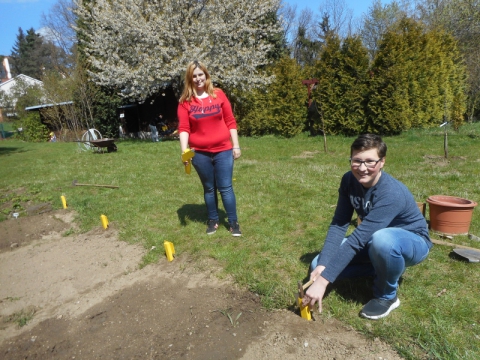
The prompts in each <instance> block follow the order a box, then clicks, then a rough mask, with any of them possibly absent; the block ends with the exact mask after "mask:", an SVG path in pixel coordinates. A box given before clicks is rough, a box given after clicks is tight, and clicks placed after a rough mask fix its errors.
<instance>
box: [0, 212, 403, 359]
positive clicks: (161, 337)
mask: <svg viewBox="0 0 480 360" xmlns="http://www.w3.org/2000/svg"><path fill="white" fill-rule="evenodd" d="M72 227H74V224H73V214H72V213H71V212H67V211H65V210H62V211H55V212H52V211H47V212H45V213H43V214H39V215H32V216H27V217H20V218H18V219H9V220H6V221H4V222H0V316H1V322H0V358H2V359H31V358H36V359H52V358H58V359H67V358H68V359H100V358H102V359H252V360H258V359H279V358H282V359H283V360H288V359H292V360H293V359H296V360H298V359H307V358H308V359H310V358H312V357H313V358H316V359H377V360H379V359H389V360H391V359H401V358H400V357H399V356H398V355H397V354H396V353H395V352H394V351H392V350H391V349H390V348H389V347H388V346H386V345H385V344H383V343H382V342H380V341H367V340H365V339H364V338H363V337H362V336H360V335H359V334H357V333H356V332H355V331H353V330H350V329H348V328H346V327H345V326H343V325H342V324H341V323H339V322H338V321H336V320H334V319H329V320H325V321H312V322H307V321H305V320H303V319H301V318H300V317H299V316H298V315H296V314H294V313H292V312H291V311H288V310H281V311H273V312H267V311H265V310H264V309H262V308H261V306H260V304H259V299H258V297H256V296H255V295H254V294H251V293H249V292H246V291H244V290H242V289H239V288H237V287H236V286H235V285H234V284H232V283H231V282H220V281H219V280H218V279H217V278H216V277H215V274H214V267H212V266H211V264H208V266H200V268H202V269H210V270H208V271H206V270H203V271H199V270H198V269H199V265H202V264H195V263H193V262H191V261H190V260H189V259H188V258H187V257H183V256H182V257H179V258H176V259H175V260H174V261H173V262H171V263H168V262H167V261H166V259H162V260H160V261H159V263H158V264H154V265H149V266H147V267H145V268H143V269H141V270H140V269H138V264H139V262H140V259H141V257H142V256H143V254H144V252H145V251H146V250H145V249H143V248H141V247H139V246H133V245H128V244H126V243H124V242H121V241H119V240H118V239H117V234H116V232H115V230H114V229H111V228H109V229H107V230H103V228H98V229H94V230H93V231H90V232H89V233H86V234H81V235H70V236H66V237H64V236H62V235H61V234H62V233H64V232H65V231H67V230H68V229H71V228H72ZM240 313H241V315H239V314H240ZM30 316H33V317H32V318H31V319H30V320H29V321H28V323H27V325H25V326H23V327H20V326H19V325H18V324H17V323H18V322H19V321H21V319H22V318H23V319H27V318H28V317H30ZM237 317H238V320H237ZM19 319H20V320H19ZM15 321H16V322H15Z"/></svg>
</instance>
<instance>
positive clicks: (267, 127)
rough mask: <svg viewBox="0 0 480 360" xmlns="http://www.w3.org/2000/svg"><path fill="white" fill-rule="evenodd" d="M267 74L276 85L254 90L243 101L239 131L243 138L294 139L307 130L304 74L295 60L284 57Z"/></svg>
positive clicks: (272, 84)
mask: <svg viewBox="0 0 480 360" xmlns="http://www.w3.org/2000/svg"><path fill="white" fill-rule="evenodd" d="M267 73H268V74H269V75H273V78H274V80H273V82H272V83H271V84H270V85H269V86H268V87H266V88H261V89H255V90H253V91H252V92H249V93H248V96H243V97H242V98H243V99H244V101H245V102H246V103H245V104H244V105H243V107H244V108H243V109H242V110H243V111H242V113H243V114H242V116H241V119H240V122H239V123H240V124H239V126H240V130H241V132H242V134H244V135H251V136H260V135H266V134H274V135H280V136H285V137H292V136H295V135H297V134H299V133H300V132H302V130H303V129H304V124H305V119H306V114H307V108H306V106H305V100H306V98H307V94H306V90H305V87H304V85H303V84H302V80H303V79H304V75H303V73H302V71H301V67H300V66H299V65H298V64H297V63H296V61H295V60H294V59H291V58H290V57H288V56H284V57H283V58H282V59H280V61H278V62H277V64H275V65H274V66H271V67H270V68H269V69H268V70H267Z"/></svg>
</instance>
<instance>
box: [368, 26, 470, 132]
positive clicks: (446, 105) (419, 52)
mask: <svg viewBox="0 0 480 360" xmlns="http://www.w3.org/2000/svg"><path fill="white" fill-rule="evenodd" d="M459 60H460V59H459V56H458V50H457V49H456V46H455V42H454V41H453V39H452V38H451V37H449V36H447V35H446V34H444V33H439V32H435V31H430V32H428V31H425V30H424V28H423V27H422V26H421V25H420V24H419V23H417V22H415V21H414V20H412V19H409V18H406V17H405V18H403V19H402V20H401V21H400V22H399V23H398V24H397V25H395V26H394V27H392V28H391V29H390V30H389V31H387V32H386V34H385V35H384V37H383V39H382V42H381V46H380V49H379V51H378V53H377V56H376V57H375V59H374V62H373V64H372V69H371V73H370V74H371V77H370V84H369V91H370V94H369V96H368V105H367V108H368V111H367V129H366V130H367V131H369V132H375V133H381V134H394V133H400V132H401V131H404V130H408V129H410V128H412V127H428V126H433V125H436V124H439V122H440V121H441V119H442V118H443V116H444V115H446V116H447V117H448V118H451V119H452V120H453V119H454V118H455V121H456V122H461V121H462V120H461V119H460V118H459V116H458V114H459V113H460V112H461V109H465V94H464V91H465V77H464V74H465V72H464V67H463V66H462V65H461V62H459ZM454 108H455V110H453V109H454ZM445 112H446V113H445Z"/></svg>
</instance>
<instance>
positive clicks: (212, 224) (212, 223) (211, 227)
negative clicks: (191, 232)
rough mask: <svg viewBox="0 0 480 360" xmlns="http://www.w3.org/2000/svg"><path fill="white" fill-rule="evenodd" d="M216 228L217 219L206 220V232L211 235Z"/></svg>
mask: <svg viewBox="0 0 480 360" xmlns="http://www.w3.org/2000/svg"><path fill="white" fill-rule="evenodd" d="M217 229H218V220H212V219H210V220H208V221H207V234H208V235H212V234H215V232H216V231H217Z"/></svg>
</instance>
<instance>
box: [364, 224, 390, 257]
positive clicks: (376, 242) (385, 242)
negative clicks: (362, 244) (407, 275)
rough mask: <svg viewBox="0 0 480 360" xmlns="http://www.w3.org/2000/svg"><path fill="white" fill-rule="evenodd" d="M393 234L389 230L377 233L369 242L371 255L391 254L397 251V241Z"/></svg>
mask: <svg viewBox="0 0 480 360" xmlns="http://www.w3.org/2000/svg"><path fill="white" fill-rule="evenodd" d="M395 240H396V239H395V237H394V236H393V234H392V232H390V231H388V229H382V230H378V231H376V232H375V233H374V234H373V235H372V238H371V241H370V242H369V250H370V251H369V253H374V254H385V255H387V254H391V253H392V251H395V246H396V241H395Z"/></svg>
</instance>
